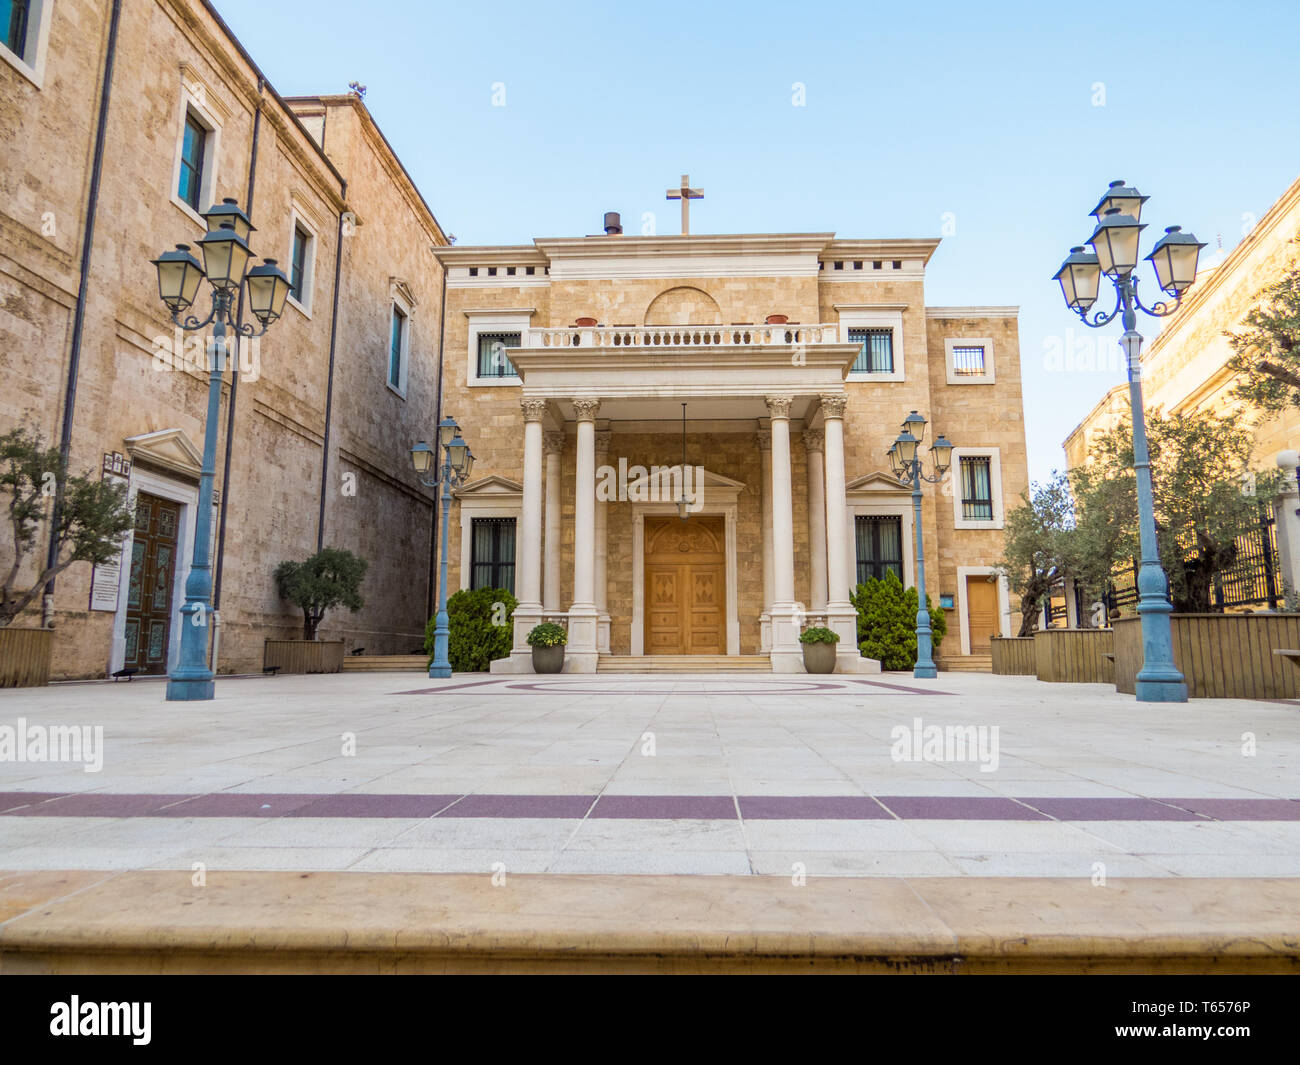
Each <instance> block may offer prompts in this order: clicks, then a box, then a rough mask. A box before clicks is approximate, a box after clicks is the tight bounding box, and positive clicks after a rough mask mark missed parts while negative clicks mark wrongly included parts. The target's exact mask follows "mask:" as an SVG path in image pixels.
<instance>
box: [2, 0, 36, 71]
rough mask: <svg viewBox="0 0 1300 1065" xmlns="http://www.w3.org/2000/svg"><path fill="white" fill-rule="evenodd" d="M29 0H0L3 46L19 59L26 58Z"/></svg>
mask: <svg viewBox="0 0 1300 1065" xmlns="http://www.w3.org/2000/svg"><path fill="white" fill-rule="evenodd" d="M30 6H31V5H30V3H29V0H0V30H3V32H4V35H5V37H4V41H5V47H6V48H8V49H9V51H11V52H13V54H14V55H16V56H17V57H18V58H19V59H23V60H25V59H26V58H27V23H28V15H29V13H30V12H29V8H30Z"/></svg>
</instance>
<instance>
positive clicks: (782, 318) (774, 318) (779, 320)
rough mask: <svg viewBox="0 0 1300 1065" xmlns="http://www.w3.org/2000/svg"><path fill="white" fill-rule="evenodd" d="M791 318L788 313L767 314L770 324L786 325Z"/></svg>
mask: <svg viewBox="0 0 1300 1065" xmlns="http://www.w3.org/2000/svg"><path fill="white" fill-rule="evenodd" d="M789 320H790V316H789V315H788V314H769V315H768V316H767V324H768V325H785V323H786V322H788V321H789Z"/></svg>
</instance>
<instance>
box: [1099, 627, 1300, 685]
mask: <svg viewBox="0 0 1300 1065" xmlns="http://www.w3.org/2000/svg"><path fill="white" fill-rule="evenodd" d="M1170 629H1171V631H1172V634H1173V642H1174V664H1175V665H1177V666H1178V668H1179V669H1180V670H1181V671H1182V674H1183V677H1184V679H1185V680H1186V681H1187V694H1188V695H1190V696H1191V697H1192V698H1193V699H1296V698H1300V669H1297V668H1296V667H1295V666H1293V665H1292V664H1291V663H1290V662H1288V661H1287V660H1286V659H1285V658H1282V657H1281V656H1279V655H1275V654H1274V653H1273V651H1274V650H1287V651H1300V614H1174V615H1172V617H1171V618H1170ZM1141 668H1142V621H1141V619H1140V618H1136V617H1133V618H1120V619H1119V620H1118V621H1116V622H1115V687H1116V688H1117V689H1118V690H1119V691H1122V692H1126V693H1128V694H1129V695H1132V694H1133V693H1134V690H1135V688H1136V681H1137V674H1138V670H1140V669H1141Z"/></svg>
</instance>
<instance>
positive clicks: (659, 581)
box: [645, 514, 727, 655]
mask: <svg viewBox="0 0 1300 1065" xmlns="http://www.w3.org/2000/svg"><path fill="white" fill-rule="evenodd" d="M726 580H727V551H726V538H725V531H724V526H723V519H722V518H720V517H701V516H700V515H697V514H692V515H690V516H689V517H688V518H687V519H686V520H685V521H682V520H681V518H678V517H669V518H646V520H645V651H646V654H650V655H722V654H726V653H727V633H726V624H727V611H726V601H727V599H726Z"/></svg>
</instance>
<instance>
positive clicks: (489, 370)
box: [478, 333, 522, 377]
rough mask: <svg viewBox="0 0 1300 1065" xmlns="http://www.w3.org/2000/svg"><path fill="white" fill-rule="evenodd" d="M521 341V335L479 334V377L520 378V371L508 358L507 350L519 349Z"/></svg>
mask: <svg viewBox="0 0 1300 1065" xmlns="http://www.w3.org/2000/svg"><path fill="white" fill-rule="evenodd" d="M521 340H522V337H521V335H520V334H519V333H479V335H478V375H479V377H518V376H519V371H518V370H516V369H515V368H514V366H513V364H512V363H511V362H510V360H509V359H508V358H507V357H506V348H517V347H519V344H520V341H521Z"/></svg>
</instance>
